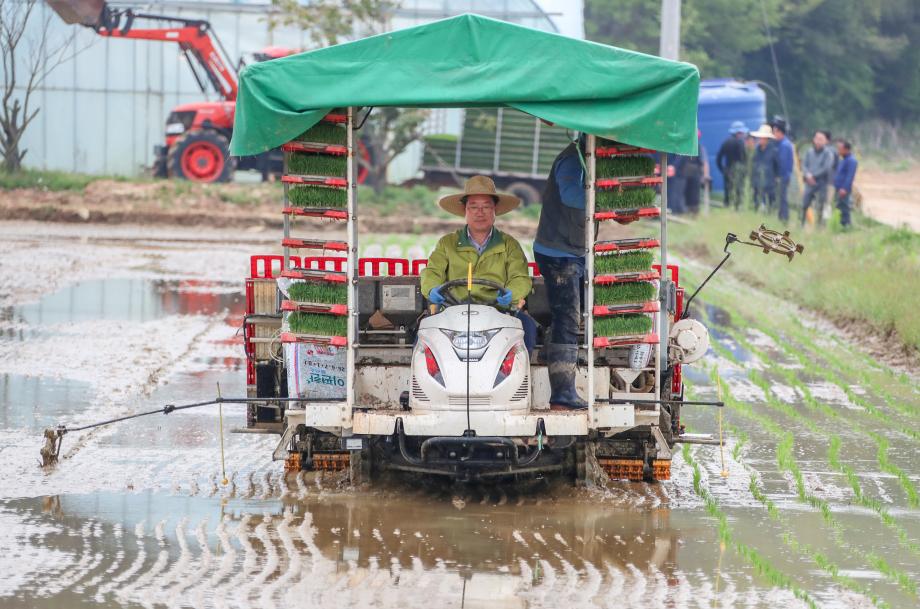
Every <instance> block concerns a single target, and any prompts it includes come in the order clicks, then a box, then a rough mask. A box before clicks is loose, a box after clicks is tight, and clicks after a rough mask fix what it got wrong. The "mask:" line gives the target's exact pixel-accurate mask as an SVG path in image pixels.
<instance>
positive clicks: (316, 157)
mask: <svg viewBox="0 0 920 609" xmlns="http://www.w3.org/2000/svg"><path fill="white" fill-rule="evenodd" d="M285 168H286V173H289V174H291V175H306V176H326V177H339V178H344V177H345V173H346V172H347V171H348V159H347V158H345V157H342V156H332V155H328V154H311V153H306V152H289V153H287V161H286V163H285Z"/></svg>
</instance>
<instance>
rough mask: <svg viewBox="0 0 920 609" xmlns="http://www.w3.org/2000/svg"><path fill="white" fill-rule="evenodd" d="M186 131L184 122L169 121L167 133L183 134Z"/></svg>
mask: <svg viewBox="0 0 920 609" xmlns="http://www.w3.org/2000/svg"><path fill="white" fill-rule="evenodd" d="M183 133H185V125H183V124H182V123H167V124H166V135H181V134H183Z"/></svg>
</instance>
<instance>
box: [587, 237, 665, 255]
mask: <svg viewBox="0 0 920 609" xmlns="http://www.w3.org/2000/svg"><path fill="white" fill-rule="evenodd" d="M660 245H661V242H659V241H658V239H651V238H640V239H614V240H612V241H597V242H595V244H594V251H595V252H623V251H630V250H640V249H653V248H656V247H658V246H660Z"/></svg>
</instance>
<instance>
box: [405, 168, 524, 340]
mask: <svg viewBox="0 0 920 609" xmlns="http://www.w3.org/2000/svg"><path fill="white" fill-rule="evenodd" d="M520 203H521V200H520V199H518V198H517V197H515V196H512V195H507V194H499V193H498V192H496V190H495V183H494V182H493V181H492V180H491V179H490V178H488V177H486V176H480V175H477V176H473V177H471V178H470V179H468V180H467V181H466V185H465V187H464V190H463V192H462V193H458V194H453V195H448V196H446V197H442V198H441V200H440V201H438V205H440V206H441V208H443V209H444V210H446V211H448V212H450V213H452V214H454V215H455V216H460V217H462V218H465V219H466V226H464V227H463V228H461V229H460V230H458V231H454V232H451V233H448V234H447V235H445V236H444V237H442V238H441V240H440V241H438V244H437V246H436V247H435V249H434V251H433V252H432V253H431V255H430V256H429V257H428V266H427V267H425V269H424V270H423V271H422V275H421V290H422V294H424V295H425V297H426V298H427V299H428V302H430V303H431V304H435V305H440V304H445V302H446V303H447V304H451V302H450V301H454V302H464V301H465V299H466V297H467V290H466V287H465V286H464V287H455V288H453V289H452V290H451V291H450V293H442V291H441V288H442V286H443V285H444V284H445V283H446V282H450V281H455V280H466V278H467V269H468V267H469V264H470V263H472V265H473V277H474V278H476V279H481V280H487V281H491V282H493V283H495V284H496V285H498V286H501V289H496V288H492V287H488V286H484V285H474V286H473V289H472V299H473V301H474V302H480V303H483V304H494V305H497V306H498V307H499V308H501V309H506V310H511V309H512V305H513V307H514V309H516V312H515V316H516V317H517V318H518V319H520V320H521V325H522V326H523V330H524V344H525V346H526V347H527V351H528V352H533V348H534V345H535V344H536V338H537V325H536V322H535V321H534V320H533V318H532V317H530V316H529V315H527V313H525V312H524V311H523V310H522V309H523V307H524V299H525V298H527V296H528V294H530V290H531V280H530V274H529V273H528V270H527V258H526V256H525V255H524V250H523V249H522V248H521V244H520V243H518V241H517V239H515V238H514V237H512V236H511V235H508V234H506V233H503V232H501V231H499V230H498V229H497V228H495V217H496V216H500V215H502V214H506V213H508V212H509V211H511V210H513V209H514V208H516V207H517V206H518V205H520Z"/></svg>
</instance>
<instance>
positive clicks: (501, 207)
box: [438, 176, 521, 218]
mask: <svg viewBox="0 0 920 609" xmlns="http://www.w3.org/2000/svg"><path fill="white" fill-rule="evenodd" d="M470 195H489V196H490V197H492V198H493V199H495V202H496V205H495V215H496V216H500V215H502V214H507V213H508V212H509V211H511V210H512V209H514V208H515V207H517V206H518V205H520V204H521V200H520V199H518V198H517V197H515V196H514V195H506V194H500V193H499V192H498V191H496V190H495V182H493V181H492V178H489V177H486V176H473V177H471V178H470V179H468V180H467V181H466V184H465V185H464V187H463V192H461V193H458V194H453V195H447V196H446V197H441V200H440V201H438V205H440V206H441V208H442V209H444V210H445V211H449V212H450V213H452V214H454V215H455V216H460V217H461V218H462V217H465V216H466V210H465V208H464V201H466V198H467V197H469V196H470Z"/></svg>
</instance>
